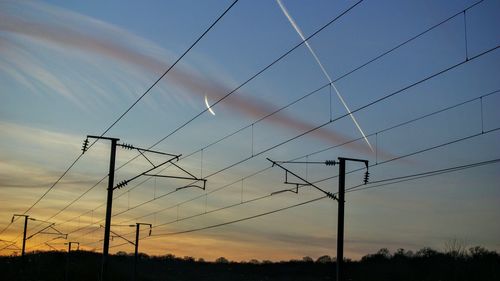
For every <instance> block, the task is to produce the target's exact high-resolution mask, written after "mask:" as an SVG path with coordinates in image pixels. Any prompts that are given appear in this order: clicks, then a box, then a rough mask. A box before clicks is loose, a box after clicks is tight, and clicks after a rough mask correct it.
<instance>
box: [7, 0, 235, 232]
mask: <svg viewBox="0 0 500 281" xmlns="http://www.w3.org/2000/svg"><path fill="white" fill-rule="evenodd" d="M238 1H239V0H234V1H233V2H232V3H231V4H230V5H229V6H228V7H227V8H226V9H225V10H224V12H223V13H222V14H221V15H219V16H218V17H217V19H216V20H215V21H214V22H212V23H211V24H210V26H209V27H208V28H206V29H205V31H203V33H202V34H201V35H200V36H198V38H197V39H196V40H195V41H194V42H193V43H192V44H191V45H190V46H189V48H187V49H186V50H185V51H184V52H183V53H182V55H181V56H180V57H179V58H177V60H176V61H175V62H174V63H173V64H172V65H171V66H170V67H169V68H168V69H167V70H166V71H165V72H164V73H163V74H162V75H161V76H160V77H159V78H158V79H157V80H156V81H155V82H154V83H153V84H152V85H151V86H150V87H149V88H148V89H146V91H144V93H142V94H141V95H140V96H139V98H137V99H136V100H135V101H134V103H132V104H131V105H130V106H129V107H128V108H127V109H126V110H125V111H124V112H123V113H122V114H121V115H120V116H119V117H118V118H117V119H116V120H115V121H114V122H113V123H112V124H111V125H110V126H108V127H107V128H106V129H105V130H104V132H102V133H101V135H100V137H102V136H104V135H105V134H106V133H107V132H109V130H111V128H113V127H114V126H115V125H116V124H117V123H118V122H120V120H122V119H123V117H124V116H125V115H127V113H128V112H129V111H130V110H132V108H134V107H135V105H136V104H137V103H139V101H141V100H142V99H143V98H144V97H145V96H146V95H147V94H148V93H149V92H150V91H151V89H153V88H154V87H155V86H156V85H157V84H158V83H159V82H160V81H161V80H162V79H163V77H165V76H166V75H167V74H168V73H169V72H170V71H171V70H172V69H173V68H174V67H175V66H176V65H177V64H178V63H179V61H180V60H182V59H183V58H184V56H186V54H187V53H189V51H191V49H193V48H194V47H195V46H196V45H197V44H198V42H200V40H201V39H202V38H203V37H205V35H206V34H207V33H208V32H209V31H210V30H211V29H212V28H213V27H214V26H215V25H216V24H217V23H218V22H219V21H220V20H221V19H222V18H223V17H224V16H225V15H226V14H227V13H228V12H229V10H231V8H232V7H233V6H234V5H235V4H236V3H237V2H238ZM96 142H97V140H94V141H93V142H92V144H90V146H89V147H88V149H90V147H92V146H93V145H94V144H95V143H96ZM82 156H83V153H82V154H79V155H78V157H76V159H75V160H74V161H73V163H71V165H69V166H68V168H67V169H66V170H65V171H64V172H63V173H62V174H61V176H60V177H59V178H58V179H57V180H56V181H55V182H54V183H53V184H52V185H51V186H50V187H49V188H48V189H47V190H46V191H45V192H44V193H43V194H42V196H40V197H39V198H38V199H37V200H36V201H35V202H34V203H33V204H32V205H31V206H30V207H29V208H28V209H27V210H26V211H24V213H23V214H26V213H27V212H29V211H30V210H31V209H33V207H35V205H37V204H38V203H39V202H40V201H41V200H42V199H43V198H44V197H45V196H46V195H47V194H48V193H49V192H50V191H51V190H52V189H53V188H54V187H55V186H56V185H57V184H58V183H59V182H60V181H61V180H62V178H64V177H65V176H66V174H67V173H68V172H69V171H70V170H71V169H72V168H73V166H75V164H76V163H77V162H78V161H79V160H80V159H81V158H82ZM82 196H83V195H82ZM9 226H10V224H9V225H8V226H7V227H6V228H5V229H7V228H8V227H9ZM5 229H4V230H2V232H0V234H1V233H3V231H5Z"/></svg>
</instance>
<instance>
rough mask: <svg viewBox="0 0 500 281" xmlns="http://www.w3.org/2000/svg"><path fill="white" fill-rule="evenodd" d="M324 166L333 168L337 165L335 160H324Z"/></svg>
mask: <svg viewBox="0 0 500 281" xmlns="http://www.w3.org/2000/svg"><path fill="white" fill-rule="evenodd" d="M325 164H326V165H327V166H335V165H336V164H337V162H335V160H326V161H325Z"/></svg>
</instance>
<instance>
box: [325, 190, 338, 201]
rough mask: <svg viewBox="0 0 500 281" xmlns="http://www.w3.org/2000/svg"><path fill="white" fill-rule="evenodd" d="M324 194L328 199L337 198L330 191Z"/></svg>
mask: <svg viewBox="0 0 500 281" xmlns="http://www.w3.org/2000/svg"><path fill="white" fill-rule="evenodd" d="M326 196H327V197H328V198H330V199H333V200H337V196H335V194H333V193H331V192H327V193H326Z"/></svg>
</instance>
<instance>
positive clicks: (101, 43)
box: [0, 2, 369, 153]
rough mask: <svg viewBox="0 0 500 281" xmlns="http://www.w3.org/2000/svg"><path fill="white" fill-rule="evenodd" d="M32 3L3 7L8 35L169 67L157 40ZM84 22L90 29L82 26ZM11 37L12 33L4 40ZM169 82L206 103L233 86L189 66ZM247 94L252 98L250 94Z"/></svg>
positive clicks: (254, 111)
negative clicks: (20, 10)
mask: <svg viewBox="0 0 500 281" xmlns="http://www.w3.org/2000/svg"><path fill="white" fill-rule="evenodd" d="M9 3H10V2H9ZM28 3H29V2H28ZM21 5H22V3H21ZM26 6H27V7H28V8H31V9H33V11H32V13H33V14H34V16H33V17H23V16H22V15H21V14H16V13H12V12H11V13H9V9H1V10H0V16H1V20H0V31H3V32H4V34H10V35H17V36H22V37H28V38H31V39H33V40H38V41H40V42H41V43H43V44H46V45H52V46H54V47H55V48H59V49H61V48H63V49H65V50H66V51H83V52H86V53H89V54H93V55H95V56H101V57H104V58H110V59H113V60H115V61H118V62H121V63H127V64H129V65H132V66H134V67H139V68H142V69H145V70H147V71H148V72H149V73H153V74H155V75H159V74H160V73H162V72H163V71H165V69H167V68H168V66H169V64H168V63H167V62H166V59H165V56H163V59H158V56H151V54H152V53H155V54H159V53H161V52H163V54H167V53H168V52H167V51H163V50H161V48H158V47H156V46H154V44H152V43H147V41H145V40H141V39H139V38H138V37H137V36H134V35H132V34H129V33H127V32H126V31H123V30H120V29H119V28H117V27H114V26H112V25H109V24H106V23H103V22H100V21H97V20H94V19H91V18H87V17H84V16H82V15H77V14H75V13H70V12H67V11H65V10H62V9H56V8H53V7H51V6H47V5H43V4H39V3H37V4H33V3H29V4H26ZM48 15H50V20H47V16H48ZM76 21H78V23H79V25H77V24H76V23H75V22H76ZM63 23H64V24H63ZM82 25H84V26H85V28H79V26H82ZM8 38H9V36H7V37H4V38H3V39H4V40H5V39H8ZM125 42H133V45H132V46H131V45H130V43H129V44H125ZM22 67H23V68H22V69H26V67H25V65H24V64H23V65H22ZM39 74H44V75H42V77H46V78H42V79H44V80H47V81H50V85H51V87H52V88H54V89H58V90H59V92H60V93H61V94H62V95H64V96H66V93H67V89H65V87H64V85H63V84H61V83H58V81H57V79H54V77H53V76H50V75H48V74H47V72H41V71H40V70H38V71H34V72H33V73H32V76H37V75H39ZM169 81H173V82H174V83H175V84H176V85H177V86H179V87H181V88H184V89H186V90H187V91H188V92H189V93H191V94H192V96H193V97H196V98H197V99H199V101H200V103H203V98H204V94H206V95H207V97H208V98H209V99H210V100H212V101H216V100H218V99H220V98H221V97H222V96H224V95H225V94H227V93H228V92H230V91H231V90H232V89H231V88H230V87H228V86H226V85H225V84H224V83H220V82H216V81H213V80H206V79H204V78H203V77H200V76H198V75H196V74H195V73H192V72H190V71H187V70H186V69H185V68H176V69H175V71H172V72H170V73H169ZM46 83H48V82H46ZM243 96H248V97H247V98H244V97H243ZM68 98H69V97H68ZM222 104H224V105H225V106H227V107H228V108H230V109H233V110H235V111H236V112H237V113H240V114H245V115H247V116H250V117H253V118H259V117H262V116H265V115H267V114H269V113H271V112H274V111H276V110H277V107H276V106H274V105H272V104H270V103H267V102H264V101H262V100H258V99H255V98H251V95H238V94H235V95H233V96H232V97H231V98H228V99H225V100H224V102H223V103H222ZM212 106H213V105H212ZM268 121H270V122H273V123H274V124H277V125H279V126H283V127H287V128H290V129H293V130H295V131H299V132H304V131H308V130H311V129H312V128H314V127H315V125H313V124H310V123H309V122H307V121H302V120H299V119H296V118H294V117H292V116H288V115H286V114H284V113H283V114H280V115H279V116H276V117H274V118H269V119H268ZM311 135H313V136H316V137H318V138H320V139H323V140H325V141H327V142H328V143H339V142H344V141H346V140H347V139H348V138H347V137H345V136H343V135H341V134H339V133H336V132H332V131H330V130H328V129H319V130H316V131H314V132H313V133H311ZM350 148H351V149H355V150H358V151H362V152H367V153H368V152H369V151H367V150H366V148H365V147H364V146H361V145H359V144H352V145H350Z"/></svg>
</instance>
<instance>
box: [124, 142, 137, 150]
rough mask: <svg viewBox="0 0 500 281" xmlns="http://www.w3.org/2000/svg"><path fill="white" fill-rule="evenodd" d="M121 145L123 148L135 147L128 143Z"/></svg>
mask: <svg viewBox="0 0 500 281" xmlns="http://www.w3.org/2000/svg"><path fill="white" fill-rule="evenodd" d="M122 147H123V148H125V149H135V147H134V146H133V145H131V144H128V143H124V144H122Z"/></svg>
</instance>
